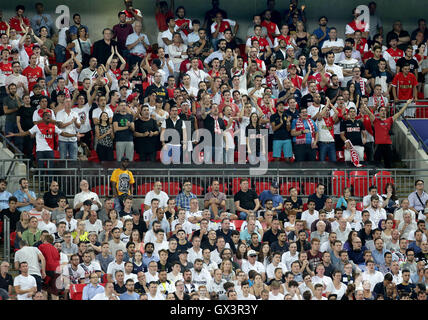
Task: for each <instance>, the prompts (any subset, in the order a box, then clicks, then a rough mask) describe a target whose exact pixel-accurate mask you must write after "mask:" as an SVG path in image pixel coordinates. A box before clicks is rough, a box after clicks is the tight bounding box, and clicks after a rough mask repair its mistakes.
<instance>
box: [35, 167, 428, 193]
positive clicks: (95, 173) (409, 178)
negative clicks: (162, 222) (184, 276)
mask: <svg viewBox="0 0 428 320" xmlns="http://www.w3.org/2000/svg"><path fill="white" fill-rule="evenodd" d="M113 170H114V169H112V168H107V169H103V168H94V169H91V168H53V169H45V168H43V169H32V170H31V171H32V172H33V186H37V188H36V191H38V193H39V194H42V191H47V190H48V185H47V183H48V182H50V181H52V180H56V181H58V183H59V184H60V187H61V190H62V191H63V192H64V193H65V194H66V196H67V197H74V196H75V194H76V193H78V192H80V188H79V183H80V181H81V180H82V179H86V180H87V181H88V182H89V186H90V189H91V190H93V191H95V192H97V193H98V195H99V196H100V197H104V196H110V197H111V196H112V195H113V193H112V191H111V183H110V178H111V174H112V171H113ZM130 170H131V171H132V172H133V175H134V179H135V185H134V186H135V187H134V194H133V195H134V197H136V198H143V197H144V196H145V194H146V193H147V192H149V191H150V190H152V189H153V183H154V182H155V181H161V183H162V184H163V190H164V191H165V192H166V193H167V194H169V195H170V196H175V195H177V194H178V193H179V192H180V191H181V187H182V183H183V182H184V181H185V180H190V181H191V182H192V184H193V187H192V192H193V193H195V194H196V195H197V196H198V197H203V196H204V195H205V193H206V192H208V191H209V186H210V185H211V184H212V181H213V180H219V182H220V185H221V188H222V189H221V190H223V192H225V193H226V195H228V196H229V197H232V196H233V194H234V193H236V192H237V191H239V190H240V187H239V181H240V180H241V179H249V180H250V182H251V188H253V189H255V190H256V192H257V193H260V192H261V191H263V190H266V189H268V188H269V185H270V183H272V181H274V180H275V181H277V182H278V184H279V185H280V190H279V191H280V194H281V195H283V196H288V194H289V188H291V187H297V188H298V189H299V190H300V192H299V194H300V196H301V197H307V196H308V195H310V194H312V193H314V192H315V187H316V185H317V184H319V183H322V184H324V185H325V186H326V191H325V193H326V194H328V195H332V196H333V197H340V196H341V195H342V194H343V188H344V187H348V186H351V187H352V188H353V194H354V196H355V197H356V198H357V199H360V198H362V197H363V196H365V195H367V194H368V189H369V187H370V186H371V185H372V184H375V185H377V186H378V189H379V193H380V194H382V193H384V188H385V185H386V183H387V182H393V183H394V184H395V186H396V190H397V196H398V197H401V198H403V197H407V196H408V195H409V193H410V192H412V191H414V189H413V188H414V181H415V180H416V179H428V168H427V170H422V169H388V170H385V169H379V170H377V169H364V168H363V169H354V168H340V169H325V168H324V169H323V168H319V169H317V168H314V169H294V168H293V169H283V168H276V169H269V170H268V171H267V173H266V174H265V175H263V176H251V175H250V174H249V170H248V169H237V168H197V167H192V168H165V169H163V168H145V169H144V168H131V169H130ZM335 171H338V172H336V173H335ZM379 171H388V172H389V174H384V175H378V177H377V178H375V177H374V176H375V174H376V173H378V172H379ZM46 172H47V174H46ZM341 174H343V175H341ZM37 181H42V182H47V183H45V184H44V188H41V184H40V183H39V184H37V183H36V182H37ZM42 184H43V183H42Z"/></svg>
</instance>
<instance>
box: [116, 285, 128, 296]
mask: <svg viewBox="0 0 428 320" xmlns="http://www.w3.org/2000/svg"><path fill="white" fill-rule="evenodd" d="M114 291H116V292H117V293H118V294H122V293H125V292H126V286H125V283H124V284H123V286H122V287H121V286H119V284H117V283H114Z"/></svg>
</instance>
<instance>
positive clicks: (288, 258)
mask: <svg viewBox="0 0 428 320" xmlns="http://www.w3.org/2000/svg"><path fill="white" fill-rule="evenodd" d="M288 249H289V251H287V252H284V253H283V254H282V257H281V263H283V264H285V266H286V268H287V270H290V269H291V264H292V263H293V262H294V261H296V260H299V253H298V252H297V245H296V243H295V242H290V243H289V247H288Z"/></svg>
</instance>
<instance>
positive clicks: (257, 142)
mask: <svg viewBox="0 0 428 320" xmlns="http://www.w3.org/2000/svg"><path fill="white" fill-rule="evenodd" d="M250 130H255V131H256V136H257V135H260V130H261V128H260V127H259V128H254V127H253V125H252V124H251V123H250V124H249V125H248V126H247V127H246V128H245V137H246V138H248V142H249V143H250V147H251V140H252V139H254V138H256V139H255V140H256V152H260V139H259V138H257V137H255V136H254V135H253V134H251V137H250V136H249V134H250V133H251V131H250ZM251 151H252V152H253V150H251ZM242 208H243V207H242Z"/></svg>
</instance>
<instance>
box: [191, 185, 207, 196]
mask: <svg viewBox="0 0 428 320" xmlns="http://www.w3.org/2000/svg"><path fill="white" fill-rule="evenodd" d="M203 192H204V188H202V187H201V186H198V185H197V184H192V193H193V194H196V195H197V196H200V195H201V194H202V193H203Z"/></svg>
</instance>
